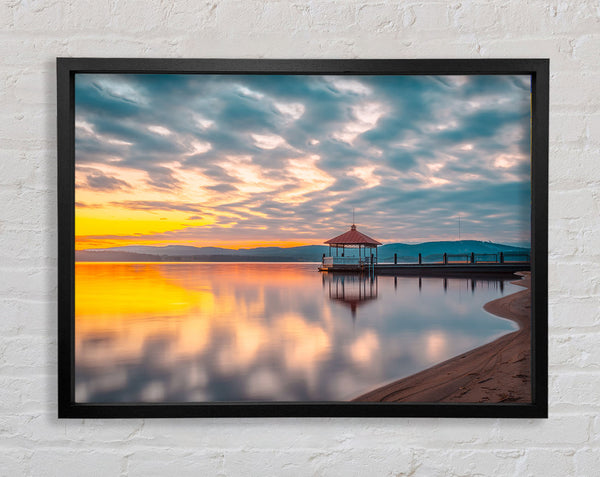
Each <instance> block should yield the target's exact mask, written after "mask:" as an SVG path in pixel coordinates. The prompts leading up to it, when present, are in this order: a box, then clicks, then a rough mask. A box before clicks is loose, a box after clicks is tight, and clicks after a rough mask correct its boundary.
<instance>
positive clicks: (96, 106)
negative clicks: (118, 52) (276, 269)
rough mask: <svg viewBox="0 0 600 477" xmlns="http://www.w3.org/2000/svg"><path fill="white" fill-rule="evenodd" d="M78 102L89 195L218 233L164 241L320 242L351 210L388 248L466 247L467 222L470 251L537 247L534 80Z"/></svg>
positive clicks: (273, 85) (105, 80) (398, 82)
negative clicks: (532, 243) (478, 242)
mask: <svg viewBox="0 0 600 477" xmlns="http://www.w3.org/2000/svg"><path fill="white" fill-rule="evenodd" d="M75 95H76V125H77V128H76V162H77V166H78V170H79V169H81V168H85V167H88V168H90V171H88V173H87V175H85V178H86V179H85V181H83V182H82V181H79V186H78V187H82V188H86V187H87V188H89V189H90V190H97V191H119V194H125V195H126V196H125V195H124V196H123V197H121V196H120V197H119V199H118V200H115V199H112V200H108V201H106V199H102V200H105V201H106V203H107V204H111V206H114V207H120V208H124V207H125V208H127V207H129V208H131V209H132V210H142V209H143V210H152V209H154V210H165V211H168V210H174V211H188V212H192V213H193V215H192V217H195V216H200V215H201V216H202V217H205V216H206V215H207V214H209V216H210V217H214V223H213V224H212V225H210V226H209V225H203V226H202V227H187V228H180V229H179V230H177V231H174V232H169V233H167V234H165V235H163V238H164V239H165V240H178V239H181V238H182V237H185V238H186V240H194V239H198V240H209V239H210V236H211V234H214V236H215V237H216V236H217V235H216V234H217V231H219V233H220V234H221V235H219V237H225V238H227V239H231V240H233V239H234V238H235V236H236V234H237V236H238V237H248V238H252V239H254V238H256V239H257V240H259V239H260V237H261V234H262V237H263V238H268V239H269V240H277V239H281V240H291V239H292V238H293V237H291V235H290V231H291V230H293V231H295V233H296V234H297V235H298V237H302V240H307V241H314V242H318V241H322V240H324V239H327V238H329V236H330V235H332V234H336V233H339V232H341V231H343V229H344V228H345V227H347V226H348V225H349V224H350V223H351V221H352V209H355V215H356V220H357V222H358V224H359V225H360V226H361V227H362V228H363V229H364V230H365V232H366V233H368V234H369V235H371V236H374V237H376V238H378V239H379V240H382V241H414V240H421V239H423V240H426V239H432V240H434V239H454V238H457V234H456V233H455V230H454V229H455V228H457V227H454V225H453V221H455V219H456V221H457V217H458V215H460V216H461V217H462V219H461V220H462V224H463V233H462V234H461V236H462V237H463V238H465V237H467V238H478V239H485V240H494V241H505V242H517V241H519V242H527V241H528V240H529V230H530V223H529V215H528V209H529V203H530V190H529V177H530V142H529V141H530V84H529V79H528V78H527V77H518V76H503V75H494V76H484V75H482V76H450V77H431V76H368V75H367V76H344V77H335V76H334V77H332V76H303V75H290V76H285V75H283V76H274V75H273V76H268V75H266V76H265V75H248V76H244V75H100V74H99V75H77V78H76V91H75ZM91 169H93V171H91ZM132 177H135V180H133V179H132ZM127 194H128V195H127ZM149 197H151V198H152V200H146V199H148V198H149ZM142 199H143V200H142ZM78 200H80V199H79V198H78ZM80 202H84V203H86V204H92V203H94V204H96V203H97V202H98V201H96V200H95V199H94V200H92V199H91V198H90V197H85V200H84V199H81V200H80ZM81 210H83V208H82V209H81ZM232 222H235V226H232V225H231V224H232ZM224 224H229V225H228V226H229V228H228V229H227V230H225V229H224ZM223 234H226V236H225V235H223Z"/></svg>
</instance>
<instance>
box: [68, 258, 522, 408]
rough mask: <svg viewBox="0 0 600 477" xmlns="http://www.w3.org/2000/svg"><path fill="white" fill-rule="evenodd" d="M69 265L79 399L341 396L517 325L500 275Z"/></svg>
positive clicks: (311, 267) (302, 266) (305, 266)
mask: <svg viewBox="0 0 600 477" xmlns="http://www.w3.org/2000/svg"><path fill="white" fill-rule="evenodd" d="M317 266H318V264H316V263H77V264H76V266H75V295H76V299H75V301H76V306H75V309H76V311H75V315H76V317H75V399H76V401H77V402H203V401H247V400H252V401H274V400H275V401H346V400H350V399H352V398H354V397H356V396H359V395H361V394H363V393H365V392H367V391H369V390H372V389H374V388H376V387H378V386H381V385H383V384H386V383H389V382H390V381H394V380H396V379H399V378H401V377H405V376H409V375H411V374H414V373H416V372H418V371H421V370H423V369H426V368H428V367H430V366H432V365H434V364H437V363H439V362H441V361H444V360H446V359H449V358H451V357H453V356H456V355H458V354H460V353H463V352H465V351H467V350H469V349H472V348H475V347H477V346H479V345H482V344H484V343H487V342H489V341H492V340H493V339H495V338H497V337H498V336H501V335H503V334H505V333H508V332H510V331H513V330H515V329H516V325H515V324H514V323H513V322H511V321H509V320H504V319H502V318H499V317H496V316H494V315H491V314H489V313H487V312H486V311H484V310H483V308H482V307H483V305H484V304H485V303H487V302H488V301H491V300H494V299H496V298H499V297H501V296H503V295H507V294H511V293H513V292H516V291H519V290H520V289H521V288H520V287H517V286H515V285H512V284H510V283H509V281H508V280H503V279H493V280H492V279H490V280H487V279H479V278H478V279H475V280H471V279H468V278H448V279H443V278H418V277H393V276H376V277H374V278H371V277H368V276H360V275H350V274H348V275H339V274H327V273H320V272H318V271H317Z"/></svg>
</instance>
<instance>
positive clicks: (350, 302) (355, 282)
mask: <svg viewBox="0 0 600 477" xmlns="http://www.w3.org/2000/svg"><path fill="white" fill-rule="evenodd" d="M322 275H323V284H324V285H325V284H327V288H328V292H329V299H330V300H337V301H339V302H340V303H343V304H345V305H346V306H348V307H349V308H350V312H351V314H352V319H356V309H357V308H358V306H359V305H364V304H366V303H367V302H368V301H370V300H375V299H376V298H377V289H378V278H379V277H377V276H370V275H367V274H358V273H354V274H348V275H345V274H339V273H335V274H331V273H327V272H323V274H322Z"/></svg>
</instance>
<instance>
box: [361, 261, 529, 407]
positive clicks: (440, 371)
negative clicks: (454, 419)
mask: <svg viewBox="0 0 600 477" xmlns="http://www.w3.org/2000/svg"><path fill="white" fill-rule="evenodd" d="M516 275H520V276H521V277H522V279H520V280H517V281H514V282H511V283H514V284H515V285H519V286H522V287H526V290H522V291H519V292H516V293H513V294H512V295H508V296H505V297H502V298H498V299H497V300H494V301H491V302H489V303H486V304H485V305H484V307H483V308H484V309H485V310H486V311H488V312H489V313H493V314H494V315H498V316H501V317H502V318H508V319H510V320H513V321H515V322H516V323H517V324H518V325H519V330H517V331H514V332H512V333H509V334H507V335H504V336H501V337H500V338H498V339H496V340H495V341H492V342H491V343H488V344H485V345H483V346H480V347H479V348H475V349H473V350H471V351H467V352H466V353H463V354H461V355H459V356H456V357H454V358H451V359H449V360H448V361H444V362H443V363H440V364H437V365H435V366H433V367H431V368H428V369H426V370H424V371H421V372H419V373H417V374H413V375H412V376H408V377H406V378H403V379H399V380H398V381H394V382H393V383H390V384H387V385H385V386H382V387H380V388H377V389H375V390H373V391H370V392H368V393H366V394H363V395H362V396H359V397H357V398H355V399H354V401H363V402H364V401H371V402H419V403H428V402H431V403H433V402H455V403H499V402H518V403H530V402H531V291H530V286H531V283H530V272H517V273H516Z"/></svg>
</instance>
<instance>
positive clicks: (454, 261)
mask: <svg viewBox="0 0 600 477" xmlns="http://www.w3.org/2000/svg"><path fill="white" fill-rule="evenodd" d="M441 258H442V260H441V261H439V262H433V263H432V262H427V263H424V260H423V257H422V256H421V254H419V256H418V258H417V260H416V263H398V258H397V257H396V256H394V263H377V261H376V260H375V258H374V257H371V259H370V260H356V261H354V262H352V261H351V260H350V259H345V260H343V261H341V260H335V259H331V258H330V257H323V261H322V263H321V266H320V267H319V271H321V272H333V273H367V274H377V275H398V276H402V275H404V276H438V277H461V276H489V275H512V274H513V273H515V272H519V271H530V270H531V262H530V260H529V254H523V257H520V258H523V259H524V260H514V259H513V260H511V261H507V260H506V259H505V258H506V257H505V255H504V254H503V253H502V252H500V253H499V254H474V253H470V254H461V255H449V254H446V253H444V254H442V257H441Z"/></svg>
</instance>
